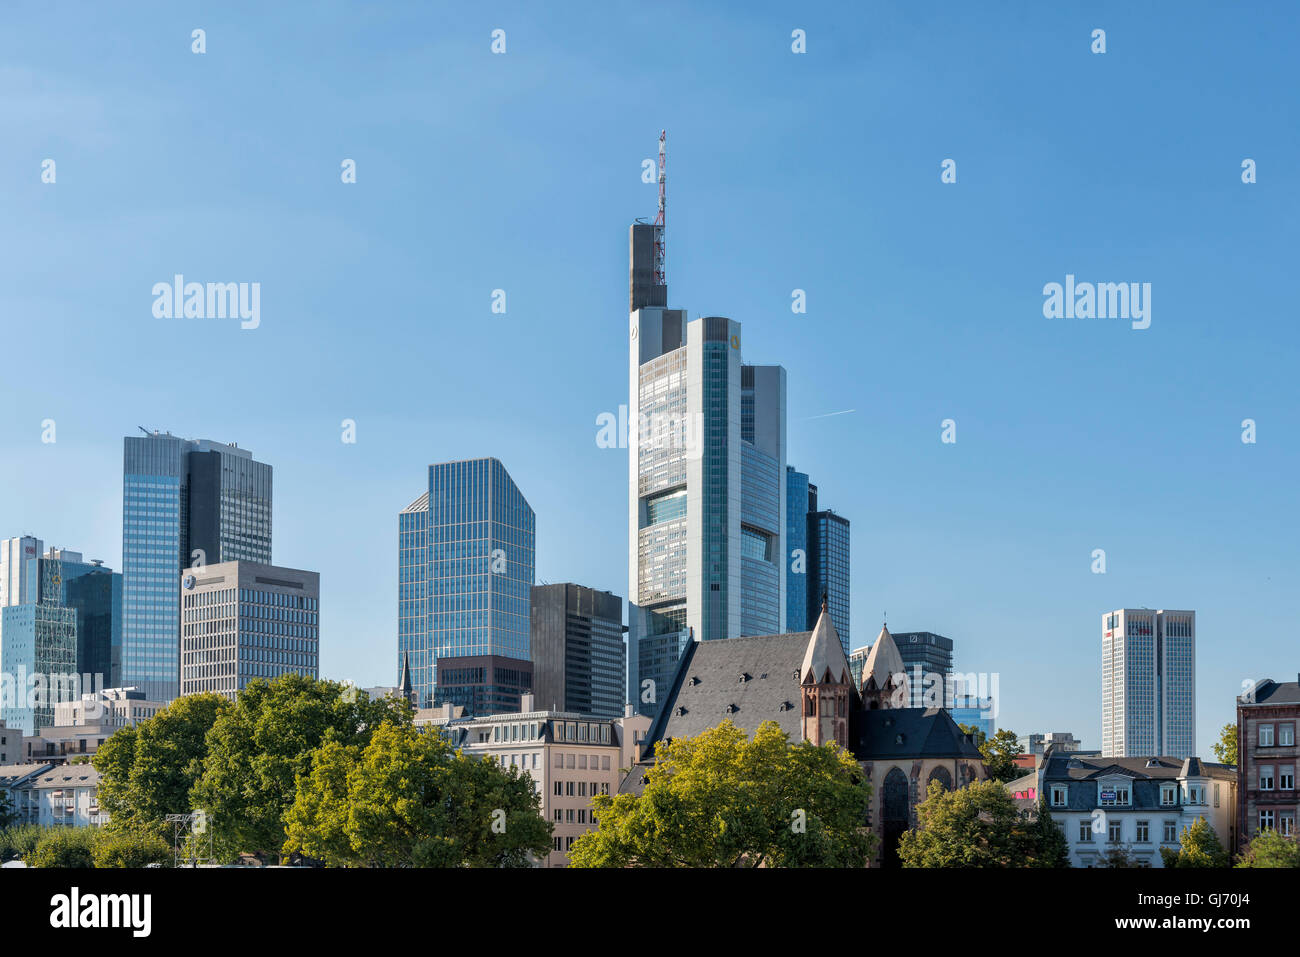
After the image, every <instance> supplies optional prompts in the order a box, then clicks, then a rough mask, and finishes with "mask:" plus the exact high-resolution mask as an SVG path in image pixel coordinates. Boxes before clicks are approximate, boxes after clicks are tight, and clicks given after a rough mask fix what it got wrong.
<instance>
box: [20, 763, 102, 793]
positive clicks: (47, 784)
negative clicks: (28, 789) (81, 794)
mask: <svg viewBox="0 0 1300 957" xmlns="http://www.w3.org/2000/svg"><path fill="white" fill-rule="evenodd" d="M31 786H32V787H33V788H36V789H37V790H38V791H45V790H50V789H53V788H93V787H98V786H99V772H98V771H96V770H95V768H94V766H93V765H90V764H64V765H60V766H59V767H56V768H52V769H51V770H49V771H48V772H46V773H44V774H41V775H38V776H37V777H36V779H35V780H34V781H32V783H31Z"/></svg>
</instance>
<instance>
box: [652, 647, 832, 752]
mask: <svg viewBox="0 0 1300 957" xmlns="http://www.w3.org/2000/svg"><path fill="white" fill-rule="evenodd" d="M811 634H812V633H811V632H808V631H799V632H792V633H790V634H788V635H761V636H754V637H749V638H726V639H719V640H715V641H692V642H690V643H688V644H687V646H686V649H685V650H684V652H683V653H682V659H681V661H680V663H679V664H678V668H677V674H676V676H675V677H674V678H673V687H672V688H670V689H669V690H668V694H666V695H665V696H664V698H663V704H662V706H661V707H660V708H659V711H658V713H657V714H656V715H655V718H654V721H653V722H652V723H651V725H650V730H649V731H648V732H647V733H646V741H645V746H644V748H643V750H642V760H643V761H644V760H648V759H649V758H650V757H651V755H652V754H653V751H654V746H655V745H656V744H657V743H658V742H660V741H662V740H664V739H665V738H690V737H694V736H695V735H697V734H699V733H701V732H703V731H707V730H709V729H710V728H715V727H717V726H718V725H719V724H721V723H722V722H723V721H724V720H725V719H727V718H730V719H731V723H732V724H734V725H735V726H736V727H738V728H741V729H743V730H744V731H745V732H746V733H748V734H750V735H752V734H753V733H754V732H755V731H756V730H757V729H758V726H759V725H760V724H762V723H763V722H764V721H775V722H776V723H777V724H778V725H780V727H781V730H782V731H784V732H785V733H786V734H787V735H789V736H790V739H791V740H792V741H801V740H803V716H802V711H801V707H800V702H801V701H802V692H801V690H800V684H799V672H800V668H801V666H802V664H803V660H804V654H805V652H806V651H807V649H808V639H809V637H810V635H811ZM746 675H747V676H748V678H747V679H745V678H743V677H742V676H746ZM853 698H854V700H855V701H856V700H857V696H856V694H855V695H854V696H853ZM729 708H731V709H734V710H728V709H729Z"/></svg>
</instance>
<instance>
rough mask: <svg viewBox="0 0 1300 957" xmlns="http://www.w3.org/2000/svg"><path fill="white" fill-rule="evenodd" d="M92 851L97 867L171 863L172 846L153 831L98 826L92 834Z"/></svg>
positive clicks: (168, 864)
mask: <svg viewBox="0 0 1300 957" xmlns="http://www.w3.org/2000/svg"><path fill="white" fill-rule="evenodd" d="M91 854H92V857H93V859H94V862H95V866H96V867H144V866H146V865H148V864H164V865H167V866H170V865H171V864H172V862H173V860H174V853H173V851H172V848H171V846H170V845H168V843H167V842H166V841H165V840H163V839H162V838H161V837H159V836H158V834H157V833H155V832H154V831H153V830H137V831H129V830H125V829H109V828H101V829H100V830H99V832H98V833H97V834H96V835H95V840H94V842H93V844H92V846H91Z"/></svg>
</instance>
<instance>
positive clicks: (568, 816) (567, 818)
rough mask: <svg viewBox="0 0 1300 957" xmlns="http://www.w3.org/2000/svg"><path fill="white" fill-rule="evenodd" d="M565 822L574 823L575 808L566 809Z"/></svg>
mask: <svg viewBox="0 0 1300 957" xmlns="http://www.w3.org/2000/svg"><path fill="white" fill-rule="evenodd" d="M564 820H565V822H566V823H568V824H572V823H573V808H571V807H570V808H565V809H564Z"/></svg>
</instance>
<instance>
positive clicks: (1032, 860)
mask: <svg viewBox="0 0 1300 957" xmlns="http://www.w3.org/2000/svg"><path fill="white" fill-rule="evenodd" d="M1017 834H1018V836H1019V838H1020V840H1021V841H1022V844H1021V847H1022V853H1023V855H1024V863H1025V866H1026V867H1069V866H1070V842H1069V841H1067V840H1066V839H1065V832H1064V831H1062V830H1061V827H1060V825H1059V824H1057V823H1056V821H1055V819H1053V817H1052V811H1051V808H1049V807H1048V806H1047V798H1046V797H1043V798H1041V799H1040V800H1039V802H1038V816H1037V817H1036V818H1035V819H1034V820H1033V821H1032V822H1030V823H1028V824H1021V825H1019V826H1018V828H1017Z"/></svg>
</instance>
